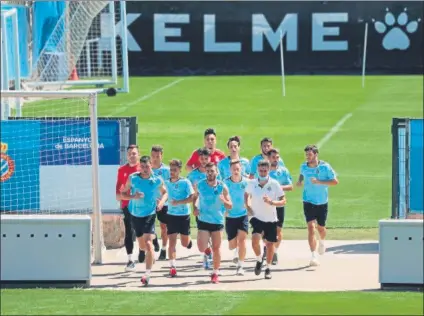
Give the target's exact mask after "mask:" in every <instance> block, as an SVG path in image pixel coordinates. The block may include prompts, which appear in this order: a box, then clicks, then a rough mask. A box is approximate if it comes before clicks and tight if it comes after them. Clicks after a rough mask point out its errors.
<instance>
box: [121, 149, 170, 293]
mask: <svg viewBox="0 0 424 316" xmlns="http://www.w3.org/2000/svg"><path fill="white" fill-rule="evenodd" d="M121 196H122V199H125V200H129V201H130V202H129V204H128V210H129V212H130V213H131V215H132V224H133V228H134V230H135V234H136V237H137V240H138V244H139V247H140V249H146V274H145V275H144V276H143V277H142V278H141V282H142V283H143V284H144V285H147V284H149V281H150V271H151V269H152V265H153V262H154V252H153V245H152V240H153V238H154V236H155V220H156V212H157V211H160V210H161V209H162V208H163V206H164V204H165V201H166V200H167V198H168V194H167V192H166V188H165V186H164V183H163V180H162V179H161V178H158V177H155V176H154V175H153V174H152V164H151V161H150V157H149V156H143V157H141V158H140V172H136V173H133V174H131V175H130V176H129V178H128V181H127V183H126V185H125V190H124V191H123V192H122V193H121ZM158 196H161V197H160V199H158Z"/></svg>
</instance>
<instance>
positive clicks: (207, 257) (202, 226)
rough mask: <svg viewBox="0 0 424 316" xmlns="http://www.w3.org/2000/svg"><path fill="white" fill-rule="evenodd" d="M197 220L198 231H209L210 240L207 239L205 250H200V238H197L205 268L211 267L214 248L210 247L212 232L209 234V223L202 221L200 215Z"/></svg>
mask: <svg viewBox="0 0 424 316" xmlns="http://www.w3.org/2000/svg"><path fill="white" fill-rule="evenodd" d="M196 222H197V231H198V232H199V231H201V230H203V231H207V232H208V236H209V238H208V240H207V241H206V244H205V247H204V248H202V249H203V250H200V247H199V239H197V246H198V248H199V251H200V252H201V253H202V254H203V255H202V256H203V268H204V269H209V266H210V260H211V256H212V249H211V247H210V234H209V230H208V225H207V224H206V223H204V222H202V221H200V220H199V218H198V217H196Z"/></svg>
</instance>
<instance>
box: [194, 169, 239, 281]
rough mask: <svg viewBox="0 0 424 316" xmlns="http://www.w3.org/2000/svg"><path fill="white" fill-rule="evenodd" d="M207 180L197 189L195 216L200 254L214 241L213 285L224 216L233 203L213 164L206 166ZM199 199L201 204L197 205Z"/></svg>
mask: <svg viewBox="0 0 424 316" xmlns="http://www.w3.org/2000/svg"><path fill="white" fill-rule="evenodd" d="M206 174H207V178H206V180H202V181H200V182H199V183H198V184H197V187H196V188H195V192H196V195H195V197H194V200H193V209H194V212H193V213H194V215H196V216H199V221H198V223H197V229H198V233H197V246H198V248H199V251H200V252H202V253H203V252H204V251H205V249H206V248H207V247H208V241H209V238H211V239H212V249H213V250H212V251H213V273H212V275H211V281H212V283H218V282H219V281H218V274H219V267H220V264H221V250H220V246H221V239H222V229H223V228H224V214H225V210H226V209H231V207H232V203H231V198H230V194H229V193H228V188H227V186H226V185H225V184H224V183H223V182H222V181H220V180H218V179H217V176H218V168H217V167H216V165H215V164H213V163H211V162H210V163H208V164H207V165H206ZM197 199H199V204H198V205H197V203H196V202H197Z"/></svg>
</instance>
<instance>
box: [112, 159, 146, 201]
mask: <svg viewBox="0 0 424 316" xmlns="http://www.w3.org/2000/svg"><path fill="white" fill-rule="evenodd" d="M137 171H140V165H139V164H136V165H135V166H132V167H131V166H130V165H129V164H125V165H123V166H121V167H119V169H118V178H117V180H116V194H119V193H121V188H124V187H125V184H126V183H127V180H128V177H129V176H130V174H132V173H134V172H137ZM129 202H130V201H126V200H122V201H121V208H124V207H127V206H128V204H129Z"/></svg>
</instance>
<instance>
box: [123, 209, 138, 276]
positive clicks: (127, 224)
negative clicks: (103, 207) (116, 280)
mask: <svg viewBox="0 0 424 316" xmlns="http://www.w3.org/2000/svg"><path fill="white" fill-rule="evenodd" d="M122 213H123V221H124V228H125V239H124V244H125V250H126V251H127V256H128V262H127V266H126V267H125V271H135V263H134V258H133V250H134V240H133V236H134V230H133V228H132V221H131V214H130V212H129V211H128V207H124V208H123V209H122Z"/></svg>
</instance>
